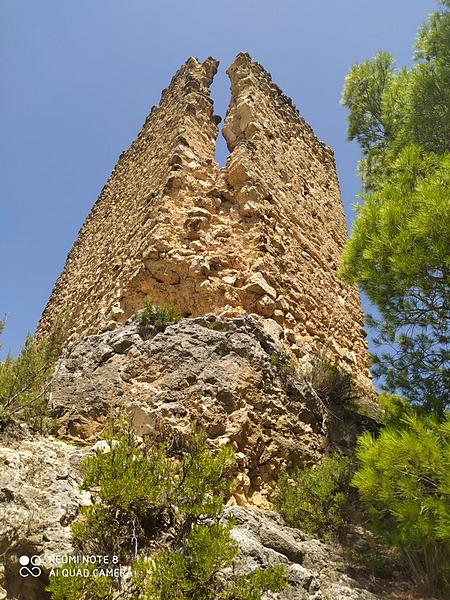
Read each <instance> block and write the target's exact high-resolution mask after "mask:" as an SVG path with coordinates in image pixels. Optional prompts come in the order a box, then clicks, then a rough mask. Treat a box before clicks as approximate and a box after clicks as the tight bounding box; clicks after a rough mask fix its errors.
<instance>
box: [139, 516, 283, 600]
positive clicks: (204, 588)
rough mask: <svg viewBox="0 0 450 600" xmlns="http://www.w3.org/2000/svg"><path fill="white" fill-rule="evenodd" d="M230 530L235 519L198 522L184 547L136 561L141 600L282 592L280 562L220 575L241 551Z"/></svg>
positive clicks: (250, 597)
mask: <svg viewBox="0 0 450 600" xmlns="http://www.w3.org/2000/svg"><path fill="white" fill-rule="evenodd" d="M231 528H232V524H231V523H230V524H228V525H222V524H219V523H215V524H211V525H194V527H193V528H192V530H191V532H190V534H189V535H188V536H187V538H186V541H185V544H184V545H183V547H182V548H181V549H179V550H176V551H167V550H164V551H162V552H158V553H157V554H156V556H154V557H153V558H152V559H150V560H145V559H141V560H138V561H136V562H135V563H134V565H133V579H134V585H135V588H136V590H138V592H139V596H138V598H139V600H175V599H179V600H218V599H222V600H260V599H261V596H262V594H263V593H264V592H266V591H272V592H279V591H281V590H282V589H283V588H284V587H285V585H286V584H285V574H284V569H283V567H282V566H281V565H279V566H277V567H269V568H266V569H257V570H256V571H253V572H252V573H250V574H249V575H245V576H237V577H232V578H229V579H227V578H225V577H223V576H221V575H220V571H222V570H223V569H231V568H232V567H233V563H234V559H235V558H236V555H237V554H238V546H237V543H236V542H235V541H234V540H233V539H232V538H231V536H230V532H231Z"/></svg>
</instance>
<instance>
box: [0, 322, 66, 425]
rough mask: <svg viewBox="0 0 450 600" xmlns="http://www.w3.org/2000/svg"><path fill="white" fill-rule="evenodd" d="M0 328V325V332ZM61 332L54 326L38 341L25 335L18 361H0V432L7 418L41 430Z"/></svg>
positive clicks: (0, 326) (7, 420)
mask: <svg viewBox="0 0 450 600" xmlns="http://www.w3.org/2000/svg"><path fill="white" fill-rule="evenodd" d="M3 326H4V323H3V322H0V333H1V331H2V329H3ZM62 331H63V330H62V326H61V325H60V324H58V325H57V326H55V328H54V329H53V331H52V332H51V334H49V335H48V336H47V337H46V338H44V339H41V340H39V341H36V340H35V339H34V338H33V337H32V336H30V335H29V336H28V337H27V339H26V341H25V344H24V346H23V348H22V350H21V353H20V355H19V356H18V358H16V359H13V358H12V357H11V356H9V355H8V356H7V357H6V359H5V360H4V361H0V429H2V428H3V427H5V426H6V425H7V423H8V422H9V421H10V420H11V419H18V420H22V421H26V422H27V423H28V424H29V425H31V426H32V427H33V428H36V429H43V427H44V423H45V415H46V411H47V403H48V395H49V391H50V385H51V381H52V374H53V370H54V365H55V361H56V358H57V356H58V354H59V351H60V345H61V338H62Z"/></svg>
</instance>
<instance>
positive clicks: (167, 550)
mask: <svg viewBox="0 0 450 600" xmlns="http://www.w3.org/2000/svg"><path fill="white" fill-rule="evenodd" d="M105 441H106V442H107V444H106V447H105V448H104V450H105V451H99V452H98V453H97V454H95V455H93V456H91V457H89V458H88V459H86V461H85V462H84V463H83V468H84V479H83V483H82V487H83V488H84V489H88V490H90V491H91V492H92V493H93V494H94V498H95V501H94V503H93V504H92V505H91V506H88V507H84V508H82V515H81V518H80V519H79V520H78V521H77V522H76V523H75V524H74V526H73V535H74V538H75V540H76V542H77V544H78V546H79V547H80V549H81V550H83V551H85V552H88V553H90V554H95V553H97V552H101V553H102V554H104V553H106V554H108V553H109V554H115V555H119V556H120V558H121V561H122V564H124V563H125V564H130V565H131V568H132V571H133V594H134V595H133V597H136V598H141V599H142V600H147V599H148V600H150V599H152V600H153V599H154V600H156V599H160V600H169V599H170V600H172V599H174V600H175V599H177V598H182V599H186V600H207V599H211V600H212V599H213V598H214V599H215V598H224V599H227V598H229V599H230V600H232V599H234V600H239V599H241V600H259V599H260V598H261V593H262V592H263V591H264V590H266V589H267V590H269V589H271V590H272V589H273V590H276V589H281V588H280V586H282V585H283V582H284V571H283V569H282V567H280V568H277V569H266V570H265V571H264V572H262V573H259V572H255V573H252V574H250V575H248V576H242V577H236V576H235V575H234V572H233V570H232V569H231V567H232V566H233V564H234V559H235V557H236V555H237V552H238V547H237V544H236V542H235V541H234V540H233V538H232V537H231V533H230V532H231V527H232V524H231V523H228V524H222V523H221V522H220V515H221V513H222V510H223V506H224V500H225V499H226V498H227V497H228V496H229V495H230V493H231V491H232V487H233V485H232V477H231V475H232V472H233V468H234V464H235V458H234V453H233V451H232V449H231V448H230V447H228V446H224V447H221V448H219V449H218V450H217V451H216V452H214V453H212V452H210V451H209V450H208V448H207V446H206V437H205V435H204V433H202V432H199V431H197V430H195V429H194V430H193V431H192V433H191V434H190V435H189V436H186V437H182V436H180V435H173V436H172V437H171V438H170V440H166V441H165V442H162V443H160V444H159V445H156V444H153V445H151V444H149V443H144V442H140V441H139V440H138V439H137V438H136V437H135V436H134V434H133V431H132V428H131V426H130V425H129V424H127V423H126V422H125V421H123V420H121V421H120V422H119V424H118V426H117V427H114V426H111V427H110V428H109V430H108V432H107V433H106V435H105ZM161 547H163V548H164V550H159V551H157V552H156V551H155V549H156V548H161ZM227 568H228V570H229V571H230V572H231V575H230V577H229V578H225V577H224V576H223V575H222V574H221V571H222V570H223V569H227ZM252 582H253V583H254V586H253V583H252ZM55 585H56V584H55ZM59 585H64V582H63V583H60V584H59ZM252 586H253V588H254V590H256V591H252V592H251V593H250V591H249V590H250V589H251V588H252ZM255 586H256V587H255ZM258 586H259V587H258ZM253 588H252V589H253ZM247 590H248V591H247ZM258 590H260V591H259V592H258ZM80 593H81V592H80ZM239 594H240V595H239ZM255 594H256V595H255ZM82 598H84V596H83V595H80V596H79V597H77V596H75V597H74V600H75V599H76V600H81V599H82ZM89 598H91V596H89ZM92 599H93V600H96V599H97V596H95V595H93V596H92Z"/></svg>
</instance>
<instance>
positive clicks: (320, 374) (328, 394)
mask: <svg viewBox="0 0 450 600" xmlns="http://www.w3.org/2000/svg"><path fill="white" fill-rule="evenodd" d="M310 383H311V385H312V387H313V388H314V390H315V392H316V393H317V395H318V396H319V397H320V399H321V400H322V401H323V402H325V403H327V404H333V405H342V404H348V403H349V402H351V401H352V400H355V399H356V397H357V396H356V393H355V390H354V389H353V385H352V381H351V376H350V374H349V373H344V372H342V371H340V370H339V369H338V368H337V367H336V365H333V364H332V363H330V362H329V361H328V360H326V359H324V358H321V359H320V360H319V361H317V362H316V364H315V365H314V366H313V369H312V372H311V381H310Z"/></svg>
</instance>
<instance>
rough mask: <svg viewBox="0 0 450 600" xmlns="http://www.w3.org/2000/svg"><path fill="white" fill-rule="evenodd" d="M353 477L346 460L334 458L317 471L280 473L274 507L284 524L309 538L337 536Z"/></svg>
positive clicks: (348, 498)
mask: <svg viewBox="0 0 450 600" xmlns="http://www.w3.org/2000/svg"><path fill="white" fill-rule="evenodd" d="M352 474H353V468H352V463H351V462H350V460H349V459H347V458H344V457H342V456H339V455H338V454H334V455H333V456H331V457H326V458H324V459H323V461H322V463H321V464H320V465H319V466H318V467H315V468H314V467H305V468H302V469H298V470H297V471H295V472H294V473H293V474H291V475H288V474H287V473H286V472H285V473H282V475H281V476H280V478H279V480H278V485H277V492H276V496H275V505H276V507H277V508H278V510H279V512H280V513H281V515H282V516H283V517H284V519H285V520H286V522H287V523H288V524H289V525H291V526H293V527H297V528H298V529H302V530H303V531H306V532H307V533H310V534H311V535H317V536H320V537H325V538H329V537H333V536H336V535H339V534H340V533H341V531H342V527H343V526H344V525H345V523H346V521H347V514H348V512H349V510H350V507H351V499H352V490H351V487H350V482H351V478H352Z"/></svg>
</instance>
